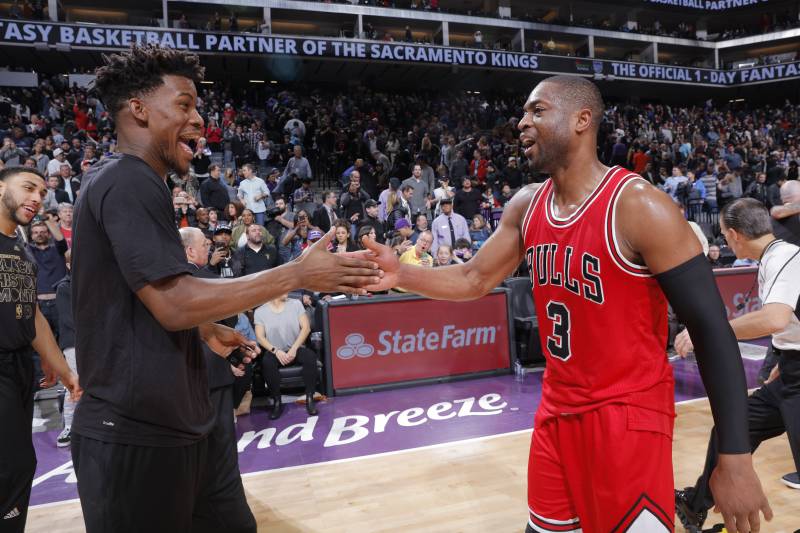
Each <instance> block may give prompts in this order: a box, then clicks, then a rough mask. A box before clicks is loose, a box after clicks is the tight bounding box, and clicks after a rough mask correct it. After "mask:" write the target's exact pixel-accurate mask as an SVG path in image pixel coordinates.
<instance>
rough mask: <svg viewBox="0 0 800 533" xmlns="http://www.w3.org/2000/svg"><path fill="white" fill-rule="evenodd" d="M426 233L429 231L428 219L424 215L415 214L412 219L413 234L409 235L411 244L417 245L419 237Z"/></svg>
mask: <svg viewBox="0 0 800 533" xmlns="http://www.w3.org/2000/svg"><path fill="white" fill-rule="evenodd" d="M426 231H429V229H428V217H427V215H425V213H417V216H415V217H414V232H413V233H412V234H411V242H412V243H413V244H417V239H418V238H419V236H420V235H421V234H422V233H424V232H426Z"/></svg>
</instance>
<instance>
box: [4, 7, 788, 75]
mask: <svg viewBox="0 0 800 533" xmlns="http://www.w3.org/2000/svg"><path fill="white" fill-rule="evenodd" d="M135 44H159V45H161V46H165V47H169V48H175V49H179V50H188V51H191V52H196V53H198V54H224V55H233V56H235V55H247V56H253V55H255V56H262V57H264V56H266V57H268V56H276V57H278V56H279V57H302V58H313V57H316V58H332V59H346V60H349V61H367V62H369V61H389V62H396V63H418V64H426V65H447V66H452V65H455V66H467V67H481V68H487V69H501V70H514V71H523V72H540V73H542V74H579V75H585V76H598V77H600V78H601V79H609V80H610V79H621V80H622V79H629V80H640V81H656V82H664V83H677V84H684V85H698V84H700V85H708V86H715V87H732V86H736V85H741V84H751V83H761V82H766V81H770V82H774V81H781V80H788V79H794V78H798V77H800V62H788V63H782V64H777V65H765V66H759V67H752V68H743V69H738V70H714V69H705V68H694V67H681V66H671V65H658V64H649V63H632V62H624V61H610V60H602V59H590V58H575V57H566V56H552V55H543V54H530V53H523V52H506V51H501V50H478V49H471V48H458V47H451V46H438V45H429V44H411V43H399V42H374V41H361V40H354V39H325V38H305V37H289V36H277V35H262V34H259V33H244V32H242V33H222V32H208V31H199V30H177V29H164V28H143V27H126V26H103V25H99V24H91V25H86V24H66V23H52V22H38V21H19V20H8V19H0V45H7V46H27V47H31V46H33V47H36V48H37V49H42V47H44V49H48V48H50V47H52V48H55V49H56V50H61V51H68V50H70V49H80V50H122V49H127V48H130V47H131V46H132V45H135Z"/></svg>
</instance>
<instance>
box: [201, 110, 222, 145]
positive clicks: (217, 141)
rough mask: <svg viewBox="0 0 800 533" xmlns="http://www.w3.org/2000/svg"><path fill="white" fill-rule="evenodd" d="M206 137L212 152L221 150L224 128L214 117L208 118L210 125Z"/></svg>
mask: <svg viewBox="0 0 800 533" xmlns="http://www.w3.org/2000/svg"><path fill="white" fill-rule="evenodd" d="M205 137H206V141H207V142H208V147H209V148H211V151H212V152H219V151H221V146H222V144H221V143H222V128H220V127H219V125H218V124H217V121H216V120H214V119H213V118H211V119H209V120H208V127H207V128H206V135H205Z"/></svg>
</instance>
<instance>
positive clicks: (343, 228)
mask: <svg viewBox="0 0 800 533" xmlns="http://www.w3.org/2000/svg"><path fill="white" fill-rule="evenodd" d="M334 227H335V228H336V233H335V234H334V241H333V243H332V244H333V249H332V250H331V251H332V252H333V253H336V254H343V253H345V252H355V251H356V250H358V248H356V245H355V244H353V241H352V240H350V224H348V223H347V222H345V221H344V220H337V221H336V223H335V224H334Z"/></svg>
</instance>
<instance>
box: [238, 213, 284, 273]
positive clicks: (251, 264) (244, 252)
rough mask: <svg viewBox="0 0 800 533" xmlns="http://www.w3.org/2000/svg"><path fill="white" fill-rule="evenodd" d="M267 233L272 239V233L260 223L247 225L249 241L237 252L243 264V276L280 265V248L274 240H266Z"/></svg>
mask: <svg viewBox="0 0 800 533" xmlns="http://www.w3.org/2000/svg"><path fill="white" fill-rule="evenodd" d="M265 235H267V236H269V238H270V239H272V235H270V234H269V233H267V232H266V230H264V228H263V227H261V226H259V225H258V224H250V225H249V226H248V227H247V243H246V244H245V246H244V247H243V248H239V249H238V250H237V251H236V253H235V255H236V256H237V257H238V258H239V262H240V263H241V265H242V273H241V275H242V276H247V275H249V274H255V273H256V272H262V271H264V270H269V269H271V268H274V267H276V266H278V264H279V257H278V249H277V248H276V247H275V245H274V244H272V242H270V243H267V242H266V241H265V239H264V236H265Z"/></svg>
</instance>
